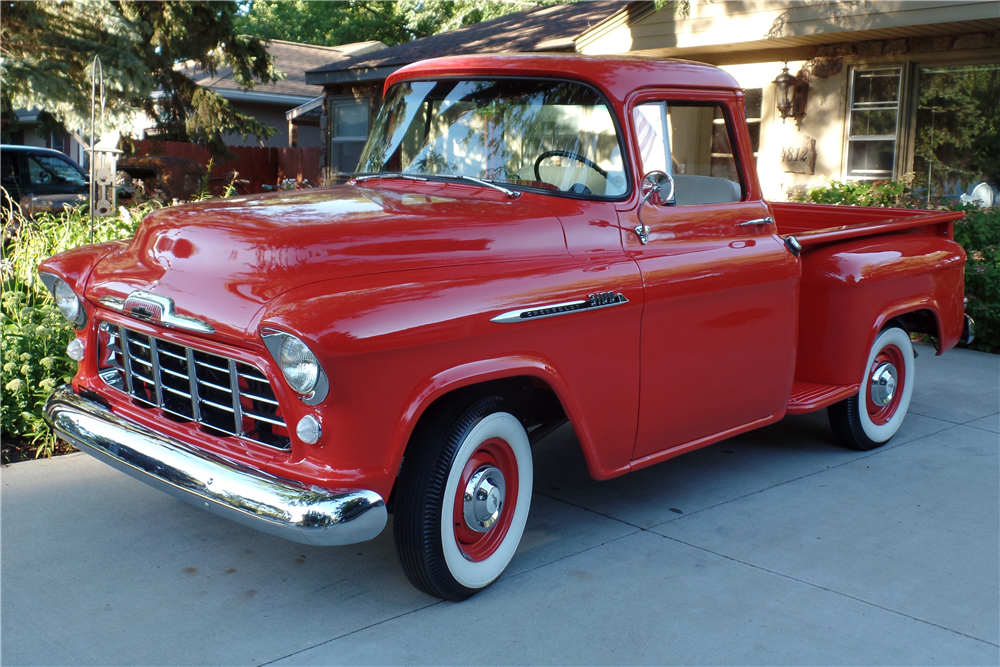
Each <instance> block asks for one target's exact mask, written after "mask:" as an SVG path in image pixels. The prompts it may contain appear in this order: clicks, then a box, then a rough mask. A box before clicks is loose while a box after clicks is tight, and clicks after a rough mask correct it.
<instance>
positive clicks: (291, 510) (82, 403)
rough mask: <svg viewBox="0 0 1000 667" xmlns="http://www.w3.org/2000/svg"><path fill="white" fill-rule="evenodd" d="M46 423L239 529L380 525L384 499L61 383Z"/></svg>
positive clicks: (323, 539) (306, 540)
mask: <svg viewBox="0 0 1000 667" xmlns="http://www.w3.org/2000/svg"><path fill="white" fill-rule="evenodd" d="M45 417H46V419H47V420H48V422H49V423H50V424H51V425H52V428H53V429H54V430H55V432H56V433H57V434H58V435H59V437H61V438H64V439H65V440H67V441H68V442H70V443H71V444H72V445H73V446H74V447H76V448H77V449H80V450H82V451H84V452H86V453H88V454H90V455H91V456H93V457H95V458H97V459H100V460H101V461H104V462H105V463H108V464H109V465H111V466H113V467H115V468H117V469H119V470H121V471H122V472H126V473H128V474H129V475H132V476H133V477H135V478H136V479H139V480H141V481H143V482H146V483H147V484H150V485H152V486H154V487H156V488H158V489H160V490H162V491H166V492H167V493H169V494H171V495H173V496H176V497H177V498H180V499H181V500H183V501H185V502H189V503H191V504H192V505H197V506H198V507H202V508H204V509H207V510H209V511H210V512H213V513H215V514H218V515H220V516H224V517H226V518H227V519H232V520H233V521H237V522H238V523H242V524H243V525H245V526H249V527H251V528H256V529H257V530H261V531H264V532H265V533H270V534H271V535H275V536H277V537H283V538H285V539H288V540H292V541H294V542H301V543H303V544H314V545H318V546H332V545H336V544H352V543H354V542H363V541H365V540H370V539H371V538H373V537H375V536H376V535H378V534H379V533H380V532H381V531H382V529H383V528H384V527H385V523H386V509H385V503H384V502H383V501H382V497H381V496H379V494H377V493H375V492H374V491H366V490H363V489H346V490H331V489H321V488H319V487H315V486H312V487H310V486H306V485H304V484H301V483H299V482H296V481H293V480H288V479H283V478H280V477H274V476H272V475H269V474H268V473H265V472H262V471H260V470H256V469H253V468H250V467H248V466H245V465H242V464H240V463H237V462H235V461H231V460H229V459H226V458H223V457H221V456H216V455H214V454H210V453H208V452H204V451H201V450H199V449H196V448H194V447H191V446H189V445H186V444H184V443H182V442H179V441H177V440H174V439H171V438H168V437H166V436H163V435H161V434H159V433H156V432H154V431H151V430H150V429H147V428H145V427H143V426H140V425H138V424H136V423H133V422H131V421H128V420H126V419H122V418H121V417H119V416H117V415H115V414H112V413H111V411H110V410H108V409H107V408H105V407H104V406H102V405H100V404H99V403H97V402H95V401H91V400H89V399H87V398H83V397H81V396H78V395H77V394H76V393H75V392H74V391H73V388H72V387H71V386H69V385H65V386H63V387H60V388H59V389H56V391H55V392H54V393H53V394H52V396H51V397H50V398H49V400H48V402H47V403H46V404H45Z"/></svg>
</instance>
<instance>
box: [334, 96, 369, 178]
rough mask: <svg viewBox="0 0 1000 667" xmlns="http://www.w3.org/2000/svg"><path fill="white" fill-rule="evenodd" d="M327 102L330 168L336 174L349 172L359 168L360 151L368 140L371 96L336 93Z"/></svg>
mask: <svg viewBox="0 0 1000 667" xmlns="http://www.w3.org/2000/svg"><path fill="white" fill-rule="evenodd" d="M328 104H329V106H328V108H327V123H328V124H329V136H330V153H329V165H330V171H331V172H332V173H334V174H350V173H352V172H354V171H355V169H357V166H358V159H359V158H360V157H361V151H362V149H364V147H365V142H366V141H367V140H368V123H369V119H370V117H371V100H370V99H369V98H367V97H363V98H360V99H357V98H354V97H347V98H336V97H334V98H330V101H329V102H328Z"/></svg>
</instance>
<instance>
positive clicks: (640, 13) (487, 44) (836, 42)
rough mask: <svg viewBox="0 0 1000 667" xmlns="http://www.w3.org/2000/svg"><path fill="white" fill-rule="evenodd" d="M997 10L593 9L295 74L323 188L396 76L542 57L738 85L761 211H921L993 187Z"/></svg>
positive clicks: (519, 20) (999, 67)
mask: <svg viewBox="0 0 1000 667" xmlns="http://www.w3.org/2000/svg"><path fill="white" fill-rule="evenodd" d="M998 7H1000V5H998V3H997V2H996V0H878V2H875V1H874V0H849V1H844V2H815V1H804V0H783V1H778V0H743V1H738V0H728V1H726V2H710V1H708V0H690V2H688V3H666V4H665V5H664V6H663V7H662V8H661V9H659V10H657V8H656V4H655V3H653V2H632V3H624V2H602V1H600V0H598V1H595V2H583V3H578V4H568V5H556V6H548V7H540V8H535V9H531V10H527V11H523V12H518V13H516V14H510V15H507V16H505V17H502V18H499V19H495V20H493V21H487V22H483V23H480V24H478V25H475V26H470V27H467V28H463V29H461V30H455V31H452V32H449V33H445V34H442V35H435V36H433V37H427V38H424V39H421V40H415V41H413V42H409V43H407V44H401V45H398V46H396V47H392V48H388V49H385V50H383V51H379V52H377V53H372V54H367V55H363V56H357V57H354V58H348V59H343V60H340V61H338V62H336V63H330V64H328V65H326V66H324V67H319V68H316V69H313V70H309V71H308V72H307V73H306V81H307V82H308V83H311V84H317V85H322V86H323V87H324V100H325V106H324V111H325V116H326V119H327V120H326V128H325V129H326V136H325V149H326V153H327V157H326V159H325V167H326V169H327V172H328V174H330V175H333V174H337V173H340V174H343V173H347V172H350V171H351V170H352V169H353V168H354V163H355V162H356V161H357V157H358V156H359V154H360V152H361V147H362V146H363V144H364V137H365V136H366V135H367V133H368V127H369V124H370V121H371V118H372V116H373V114H374V113H375V110H377V108H378V104H379V102H380V100H381V87H382V84H383V82H384V80H385V77H386V76H387V75H388V74H389V73H391V72H393V71H395V70H396V69H398V68H399V67H402V66H403V65H406V64H409V63H410V62H415V61H417V60H421V59H424V58H431V57H437V56H443V55H454V54H463V53H490V52H494V53H505V52H514V51H546V50H556V51H569V52H576V53H581V54H588V55H598V54H633V55H637V56H646V57H654V58H681V59H687V60H697V61H701V62H707V63H711V64H715V65H718V66H719V67H721V68H722V69H725V70H727V71H729V72H730V73H731V74H732V75H733V76H734V77H735V78H736V80H737V81H739V82H740V83H741V85H743V86H744V89H745V94H746V102H747V115H748V122H749V126H750V131H751V136H752V138H753V143H754V150H755V154H756V158H757V163H758V172H759V174H760V179H761V184H762V186H763V189H764V192H765V194H766V195H767V196H768V197H769V198H772V199H778V200H784V199H785V198H786V197H787V196H788V195H789V194H790V193H792V192H794V191H802V190H805V189H807V188H809V187H813V186H817V185H823V184H825V183H828V182H829V181H830V180H834V179H835V180H842V181H843V180H855V181H868V182H873V181H879V180H885V179H899V178H903V177H904V176H907V175H909V174H912V175H913V179H914V188H915V190H916V191H917V192H919V193H921V194H922V195H924V196H927V197H928V198H931V197H939V196H944V197H958V196H960V195H961V194H964V193H969V192H971V191H972V189H973V188H975V187H976V185H977V183H980V182H982V181H987V182H990V183H991V184H992V185H993V186H996V185H997V180H998V179H1000V130H998V128H1000V118H998V114H1000V10H998ZM675 9H677V10H678V11H675ZM786 67H787V71H786V69H785V68H786ZM779 103H780V108H779ZM328 180H329V179H328Z"/></svg>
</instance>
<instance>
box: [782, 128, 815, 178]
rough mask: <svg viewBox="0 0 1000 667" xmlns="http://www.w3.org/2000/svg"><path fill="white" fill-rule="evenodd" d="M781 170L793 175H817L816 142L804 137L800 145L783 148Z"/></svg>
mask: <svg viewBox="0 0 1000 667" xmlns="http://www.w3.org/2000/svg"><path fill="white" fill-rule="evenodd" d="M781 169H782V171H787V172H789V173H792V174H815V173H816V140H815V139H813V138H812V137H806V136H804V137H802V143H801V144H800V145H798V146H785V147H784V148H782V149H781Z"/></svg>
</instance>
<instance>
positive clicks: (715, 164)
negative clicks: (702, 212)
mask: <svg viewBox="0 0 1000 667" xmlns="http://www.w3.org/2000/svg"><path fill="white" fill-rule="evenodd" d="M632 117H633V121H634V122H635V127H636V134H637V138H638V142H639V157H640V161H641V163H642V171H643V173H648V172H650V171H654V170H655V171H663V172H666V173H668V174H670V176H672V177H673V179H674V203H675V204H676V205H677V206H687V205H692V204H726V203H731V202H737V201H739V200H740V199H741V197H742V192H743V189H742V187H741V185H740V173H739V170H738V169H737V168H736V160H735V157H734V154H733V148H732V144H731V142H730V139H729V138H730V127H729V120H728V118H727V117H726V115H725V113H723V110H722V107H721V106H720V105H718V104H713V103H691V102H679V101H678V102H674V101H666V102H649V103H645V104H639V105H637V106H636V107H635V109H634V110H633V114H632Z"/></svg>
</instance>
